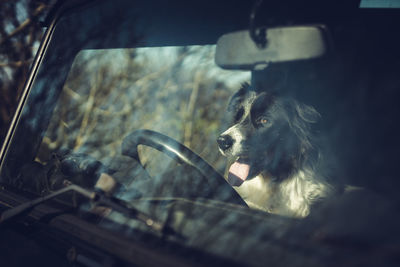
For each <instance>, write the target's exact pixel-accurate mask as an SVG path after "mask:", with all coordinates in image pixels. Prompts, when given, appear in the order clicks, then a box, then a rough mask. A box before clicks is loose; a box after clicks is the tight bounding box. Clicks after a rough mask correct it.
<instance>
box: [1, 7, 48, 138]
mask: <svg viewBox="0 0 400 267" xmlns="http://www.w3.org/2000/svg"><path fill="white" fill-rule="evenodd" d="M54 2H55V1H54V0H19V1H13V0H0V143H1V142H2V140H3V138H4V137H5V134H6V131H7V127H8V125H9V123H10V121H11V119H12V115H13V113H14V111H15V109H16V106H17V103H18V99H19V97H20V95H21V92H22V89H23V86H24V83H25V80H26V78H27V75H28V71H29V68H30V66H31V63H32V60H33V57H34V55H35V53H36V50H37V48H38V45H39V41H40V39H41V38H42V35H43V32H44V31H43V28H42V27H41V26H40V23H39V21H40V20H43V18H44V16H45V15H46V14H47V12H48V11H49V9H50V7H51V6H52V4H53V3H54Z"/></svg>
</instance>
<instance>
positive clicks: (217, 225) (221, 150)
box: [0, 0, 400, 266]
mask: <svg viewBox="0 0 400 267" xmlns="http://www.w3.org/2000/svg"><path fill="white" fill-rule="evenodd" d="M93 2H97V3H96V4H94V3H92V2H91V1H90V4H88V5H87V6H82V7H79V8H76V9H72V11H70V10H68V9H66V11H65V14H63V16H62V17H61V18H60V19H58V20H57V23H56V26H55V27H54V28H51V29H52V32H51V34H50V37H49V38H50V42H49V45H48V46H47V47H46V53H45V54H43V55H41V56H43V59H40V60H41V61H40V66H39V67H38V69H35V72H34V73H33V74H32V75H33V77H34V78H33V80H32V81H30V82H29V83H28V87H27V88H28V89H29V90H28V91H27V94H26V99H25V98H23V99H22V100H21V107H22V109H21V112H20V114H17V115H19V117H18V119H17V121H16V124H15V129H14V131H13V132H12V138H11V139H10V141H9V143H8V144H7V151H6V153H5V156H4V158H3V159H4V160H3V161H2V163H1V164H2V165H1V173H0V175H1V176H0V182H1V184H2V185H5V186H6V188H11V189H12V190H15V191H16V192H22V193H21V194H24V195H26V196H29V197H39V196H48V195H49V194H51V193H53V192H56V191H58V190H60V189H63V188H65V187H67V186H68V185H71V184H73V185H77V186H80V187H83V188H85V189H86V190H89V192H97V193H98V194H99V195H101V196H104V197H105V198H106V199H107V201H109V202H107V201H105V202H104V203H112V204H113V205H114V206H113V205H106V204H104V203H102V204H101V205H97V204H96V203H94V202H95V201H94V200H96V199H92V202H89V201H87V199H81V198H80V197H76V195H73V196H72V197H71V196H66V197H64V198H61V201H63V203H64V204H65V203H68V204H70V205H73V206H75V207H79V211H80V212H82V214H83V215H82V214H78V215H77V216H79V217H80V218H83V219H84V220H86V221H88V222H90V223H94V224H96V227H97V226H99V227H101V229H107V230H110V231H111V232H112V233H118V234H124V235H125V236H128V237H129V238H132V239H141V238H142V237H143V236H142V235H141V234H143V233H149V232H151V234H152V236H153V235H155V236H156V237H157V238H156V240H159V239H158V238H159V237H163V238H164V237H165V236H167V237H166V240H168V241H171V240H172V241H174V242H176V243H179V244H183V245H184V246H185V247H190V248H195V249H198V250H201V251H206V252H207V253H210V254H213V255H218V256H221V257H223V258H225V259H233V260H234V261H235V262H239V263H250V264H255V265H260V261H259V259H260V258H262V257H263V256H264V254H265V253H267V252H268V253H269V254H268V255H269V259H271V261H272V263H275V262H279V264H281V265H282V266H286V265H292V264H291V263H293V262H296V261H297V259H301V261H299V262H301V264H300V265H303V266H304V265H305V266H310V265H311V266H314V263H315V262H318V263H320V262H319V261H320V260H321V261H322V262H327V261H329V260H331V259H335V255H336V254H335V253H336V251H335V252H332V251H331V250H330V248H331V246H337V244H346V246H345V248H346V249H347V248H349V249H350V248H351V249H355V250H362V249H364V248H365V247H367V246H370V245H371V243H369V242H370V240H373V241H371V242H372V243H374V242H375V241H376V240H378V239H379V238H381V237H382V236H384V237H383V238H382V239H379V240H386V239H385V238H386V237H388V236H391V235H390V234H388V233H387V232H385V231H386V230H385V231H384V230H382V231H383V232H384V233H382V232H381V229H393V228H391V227H392V226H391V224H390V223H389V222H387V224H388V225H386V222H385V223H383V222H382V220H378V221H379V222H376V221H374V220H370V219H371V218H370V216H371V212H370V211H371V210H373V212H377V213H378V214H377V216H376V217H374V219H376V218H382V217H383V218H388V217H385V216H387V215H388V214H392V213H391V212H388V211H391V208H387V207H388V206H385V205H384V208H382V206H379V205H380V203H381V202H380V201H381V199H380V198H378V197H376V196H375V193H376V192H379V193H382V194H383V195H384V196H385V197H386V196H388V198H389V199H391V200H393V199H398V194H397V187H396V186H394V185H398V179H397V176H398V175H397V163H396V162H397V154H398V149H397V148H398V147H399V142H400V141H399V139H398V135H399V132H400V128H399V127H397V120H396V116H395V115H396V114H398V103H397V102H398V101H397V99H398V94H399V92H400V90H398V89H399V85H400V83H399V78H398V73H397V72H398V71H397V70H398V69H399V67H400V66H399V63H398V61H396V60H394V59H395V58H396V56H398V55H399V49H398V46H397V44H398V40H397V43H396V42H392V37H393V28H394V27H395V26H394V25H395V24H393V23H392V22H391V21H390V20H389V19H388V20H382V21H381V20H368V19H365V18H364V17H363V16H364V13H362V14H361V15H359V17H355V16H354V15H353V14H352V15H351V16H349V17H348V18H347V17H346V19H347V22H346V23H344V22H343V21H342V18H340V19H338V20H334V19H333V18H332V17H329V18H325V17H324V16H322V15H321V17H318V21H314V20H316V19H315V17H313V16H310V18H311V19H310V18H308V19H307V20H306V19H304V18H303V17H302V16H300V18H299V17H297V16H295V20H292V16H294V15H293V14H292V13H290V12H289V13H288V14H286V13H285V12H282V10H281V9H279V10H280V12H282V14H285V15H286V16H288V17H285V18H286V19H287V21H286V22H287V23H282V21H281V19H282V18H281V17H280V15H279V16H278V15H275V17H274V16H273V15H271V14H270V13H268V12H272V11H268V12H267V13H266V14H269V15H270V16H272V18H273V19H269V18H270V16H265V20H264V22H265V23H266V24H268V25H272V26H276V27H277V28H275V29H274V30H273V31H270V33H271V34H269V36H268V38H273V37H274V36H276V37H277V38H276V39H275V40H266V41H267V42H266V44H265V45H266V47H267V49H266V50H265V51H264V50H263V49H261V48H259V47H257V46H255V45H254V44H253V41H252V39H250V37H249V36H250V35H247V30H248V29H249V23H248V13H249V12H250V7H249V6H248V5H247V4H246V5H245V4H244V3H243V4H240V5H239V4H238V5H239V6H236V7H231V6H229V7H226V5H222V4H216V6H215V8H211V10H210V7H209V6H208V4H210V5H214V4H211V2H212V1H200V2H194V3H193V6H192V5H181V4H180V3H178V2H179V1H178V2H177V3H178V4H176V3H175V4H174V5H172V4H169V3H166V2H165V1H156V2H157V5H158V8H157V9H154V6H153V5H151V4H146V3H137V4H136V3H135V4H133V2H132V1H123V0H115V1H113V2H112V3H111V2H110V1H93ZM114 2H115V3H118V4H115V5H114ZM203 2H204V3H203ZM132 5H134V6H135V8H132ZM241 5H243V6H241ZM332 6H335V5H332ZM245 7H246V8H247V9H246V8H245ZM228 8H230V9H229V10H230V11H229V12H227V9H228ZM285 8H286V7H285ZM357 8H358V6H356V9H357ZM231 9H232V10H231ZM267 9H268V10H270V9H269V7H268V8H267ZM165 10H167V11H168V12H167V11H165ZM243 10H246V12H244V11H243ZM271 10H272V9H271ZM284 10H286V9H284ZM349 10H351V9H349ZM164 11H165V12H164ZM243 13H246V15H243ZM295 13H296V12H295ZM221 14H226V17H224V18H223V19H222V18H221ZM277 14H278V13H277ZM279 14H281V13H279ZM367 15H368V14H367ZM205 17H206V18H207V19H205ZM88 18H90V19H88ZM274 19H276V20H274ZM324 19H325V20H324ZM354 20H355V21H354ZM293 21H295V22H296V23H298V25H308V26H307V27H309V29H310V28H311V29H313V30H315V29H318V31H316V32H317V33H318V34H319V33H321V32H323V31H326V32H328V33H329V34H327V35H326V36H325V35H322V34H321V35H316V33H315V31H314V32H311V33H310V34H311V35H308V34H304V32H303V33H301V32H300V30H301V27H298V28H295V27H292V28H291V27H290V26H288V25H292V24H293V23H294V22H293ZM360 21H361V22H362V23H363V24H362V26H360V25H361V22H360ZM377 21H379V23H381V24H382V25H380V24H379V25H378V26H377V24H376V23H378V22H377ZM167 22H168V23H167ZM315 23H318V27H316V26H309V25H314V24H315ZM325 24H326V25H325ZM281 25H284V26H285V27H286V28H283V27H282V28H279V27H280V26H281ZM272 26H271V27H272ZM363 27H364V28H363ZM328 29H332V30H331V33H330V32H329V31H328ZM361 29H363V30H361ZM365 29H368V30H365ZM383 29H384V30H383ZM239 30H246V31H243V32H242V33H244V35H243V36H245V37H246V38H248V40H247V41H244V42H243V43H244V44H249V43H250V44H251V45H253V46H254V48H253V49H254V51H258V52H259V50H261V52H260V55H262V56H265V58H263V60H262V61H259V62H252V64H242V65H241V66H244V65H246V66H256V67H254V69H240V68H239V67H237V66H236V69H235V64H234V63H232V64H227V65H226V66H229V67H230V68H231V69H229V70H228V69H222V68H221V67H220V66H217V64H216V63H215V58H216V54H217V53H218V46H217V43H218V39H219V38H220V37H221V36H225V37H226V34H229V33H232V32H235V31H239ZM250 30H252V29H251V27H250ZM303 30H304V27H303ZM260 31H261V30H260ZM253 33H254V32H253ZM249 34H250V33H249ZM234 36H236V37H235V38H236V39H235V38H233V37H231V39H229V38H227V39H225V40H228V41H227V42H228V43H225V44H224V45H225V47H226V48H227V49H228V50H227V51H228V52H226V51H225V52H226V53H225V54H224V55H227V56H226V58H224V60H226V62H228V63H231V62H229V61H230V57H234V56H237V55H231V54H229V51H234V50H229V47H235V48H237V47H239V48H240V44H238V43H239V41H241V40H240V38H241V37H240V36H241V35H237V34H236V35H234ZM299 36H300V37H301V38H304V39H301V41H300V43H303V40H305V41H304V43H306V44H307V36H314V37H315V36H319V37H321V36H323V37H321V38H319V39H318V41H319V44H321V45H320V46H318V47H319V48H322V47H323V48H325V46H324V45H323V44H324V42H326V43H329V42H331V41H332V42H333V41H334V44H335V46H336V47H335V49H336V51H335V53H333V52H332V51H330V49H331V47H333V46H329V49H326V51H329V53H328V52H327V54H326V55H325V54H324V53H325V52H326V51H325V50H324V49H320V50H318V51H317V52H318V53H317V52H315V51H312V50H313V46H308V45H304V47H303V48H299V50H298V51H295V52H297V53H293V54H292V55H293V56H292V57H289V58H290V60H286V57H285V56H282V55H278V54H279V53H277V52H276V51H278V52H279V51H289V50H293V49H296V45H294V46H293V45H292V46H290V45H286V46H285V40H293V42H294V41H296V40H298V39H299ZM228 37H229V36H228ZM232 38H233V39H232ZM314 39H315V38H314ZM331 39H332V40H331ZM229 40H239V41H238V42H237V43H235V44H230V43H229ZM276 40H278V41H276ZM274 42H275V43H274ZM268 44H272V45H271V46H269V47H268ZM236 46H237V47H236ZM326 47H328V45H327V46H326ZM378 48H379V49H378ZM274 49H275V50H274ZM302 49H303V50H302ZM308 49H310V50H308ZM236 51H240V49H239V50H236ZM249 51H250V50H249ZM304 51H308V52H310V55H313V57H312V58H311V57H310V58H307V57H304V55H302V53H303V52H304ZM321 51H322V52H321ZM258 52H257V53H258ZM311 52H312V53H311ZM274 53H275V54H274ZM240 54H241V55H242V56H243V55H244V56H243V57H248V58H249V60H254V57H253V56H252V55H250V56H249V55H247V54H246V53H243V54H242V53H240ZM320 54H321V57H320ZM322 54H324V56H322ZM257 55H258V54H257ZM299 55H301V56H303V57H301V58H297V60H296V56H297V57H299ZM314 56H315V58H314ZM239 58H240V57H239ZM248 58H245V59H243V61H245V60H247V59H248ZM270 58H273V59H274V60H275V61H273V63H269V62H268V61H266V60H268V59H270ZM397 58H398V57H397ZM283 59H285V60H283ZM260 62H261V63H262V64H259V63H260ZM253 63H254V64H253ZM237 65H239V63H237ZM377 177H379V179H377ZM11 189H10V190H11ZM363 189H368V190H371V191H372V192H374V193H373V194H372V195H373V197H371V196H368V197H365V196H364V195H359V193H358V192H360V191H362V190H363ZM7 190H8V189H7ZM348 192H352V193H351V194H350V195H349V196H352V197H351V198H347V196H348V195H347V193H348ZM354 192H356V193H354ZM362 192H364V191H362ZM345 193H346V194H345ZM353 193H354V194H353ZM87 195H90V194H87ZM342 196H345V197H344V198H345V199H344V200H343V199H341V197H342ZM353 197H354V198H353ZM375 197H376V198H375ZM376 203H378V204H376ZM385 203H386V202H385ZM53 204H54V203H53ZM119 205H120V206H119ZM370 205H378V206H377V207H374V208H371V207H370ZM122 206H123V207H124V208H121V207H122ZM360 206H361V208H359V207H360ZM126 207H128V209H126ZM129 208H132V209H131V210H129ZM137 210H139V211H140V212H143V214H146V216H148V217H146V216H144V217H141V218H140V219H139V220H137V219H138V216H137V214H142V213H140V212H139V213H136V212H135V211H137ZM314 210H315V213H313V212H314ZM354 211H357V212H354ZM386 212H387V213H386ZM382 213H383V214H382ZM88 214H90V216H92V215H93V216H94V217H95V219H93V218H92V217H90V216H89V215H88ZM132 214H134V215H135V216H136V217H135V216H132ZM132 217H134V218H133V219H132ZM139 217H140V216H139ZM143 218H145V219H143ZM391 219H392V218H391ZM395 219H396V218H394V219H393V220H394V221H396V220H395ZM347 220H350V221H351V222H353V224H351V223H348V222H347ZM370 221H372V222H374V223H375V222H376V224H374V223H371V224H369V222H370ZM388 221H390V222H392V220H388ZM155 222H157V223H155ZM158 223H160V224H161V225H162V227H158V226H157V227H158V228H157V227H155V226H154V225H158ZM380 223H383V224H384V226H380V225H379V224H380ZM344 225H345V226H344ZM359 225H362V227H359ZM377 225H379V227H378V226H377ZM394 225H396V224H394ZM167 226H168V227H167ZM347 227H349V229H350V230H348V231H347V229H348V228H347ZM160 229H161V230H160ZM166 229H167V230H166ZM387 231H389V230H387ZM154 232H156V233H154ZM386 234H387V235H386ZM370 235H371V236H372V237H371V239H368V238H367V239H363V238H364V237H366V236H367V237H370ZM349 236H350V237H351V238H348V237H349ZM376 236H379V238H375V237H376ZM153 237H154V236H153ZM303 237H304V238H303ZM146 238H147V236H145V238H142V240H147V239H146ZM303 239H304V240H306V241H304V240H303ZM163 240H164V239H163ZM349 240H350V241H349ZM354 240H356V241H354ZM360 240H361V241H360ZM365 240H367V241H365ZM93 242H95V241H93ZM363 242H366V243H363ZM155 243H157V241H156V242H155ZM315 244H317V245H315ZM360 244H361V245H360ZM374 244H375V243H374ZM158 245H159V244H158ZM254 247H256V249H254ZM311 248H312V249H311ZM340 249H342V248H340ZM282 251H283V252H282ZM249 253H250V254H249ZM252 253H254V254H252ZM289 254H290V255H291V257H286V255H289ZM311 254H312V255H315V257H314V256H313V257H308V256H309V255H311ZM344 254H346V253H344ZM249 255H250V256H249ZM253 255H254V257H253ZM282 255H283V256H282ZM332 262H334V261H332ZM262 263H264V262H262ZM272 265H274V264H272ZM275 265H277V264H275ZM317 265H318V264H317Z"/></svg>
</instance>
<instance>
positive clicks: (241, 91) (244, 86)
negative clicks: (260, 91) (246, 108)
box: [228, 82, 250, 111]
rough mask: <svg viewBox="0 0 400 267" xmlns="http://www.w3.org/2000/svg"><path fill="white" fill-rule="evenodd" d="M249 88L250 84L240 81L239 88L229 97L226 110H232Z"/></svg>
mask: <svg viewBox="0 0 400 267" xmlns="http://www.w3.org/2000/svg"><path fill="white" fill-rule="evenodd" d="M249 90H250V84H249V83H247V82H244V83H242V86H241V87H240V89H239V90H238V91H237V92H236V93H235V94H234V95H233V96H232V97H231V100H230V101H229V104H228V111H234V110H235V109H236V107H237V105H238V103H240V102H241V100H242V99H243V97H244V96H245V95H246V94H247V92H248V91H249Z"/></svg>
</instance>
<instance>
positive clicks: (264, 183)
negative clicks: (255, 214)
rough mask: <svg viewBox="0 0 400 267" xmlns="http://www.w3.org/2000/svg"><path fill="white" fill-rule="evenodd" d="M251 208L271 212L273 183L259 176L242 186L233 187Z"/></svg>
mask: <svg viewBox="0 0 400 267" xmlns="http://www.w3.org/2000/svg"><path fill="white" fill-rule="evenodd" d="M233 188H234V189H235V190H236V191H237V192H238V194H239V195H240V196H241V197H242V198H243V200H244V201H245V202H246V204H247V205H249V207H250V208H255V209H260V210H264V211H268V212H271V211H270V203H271V198H272V196H273V192H272V190H273V189H272V186H271V181H270V180H269V179H265V177H262V176H261V175H258V176H256V177H254V178H252V179H250V180H247V181H244V182H243V184H242V185H240V186H234V187H233Z"/></svg>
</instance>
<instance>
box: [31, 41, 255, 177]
mask: <svg viewBox="0 0 400 267" xmlns="http://www.w3.org/2000/svg"><path fill="white" fill-rule="evenodd" d="M214 53H215V46H214V45H209V46H189V47H153V48H136V49H113V50H111V49H110V50H84V51H81V52H80V53H79V54H78V55H77V57H76V58H75V60H74V63H73V66H72V68H71V70H70V72H69V75H68V78H67V81H66V83H65V85H64V87H63V90H62V94H61V96H60V98H59V101H58V103H57V106H56V109H55V112H54V115H53V117H52V120H51V122H50V125H49V127H48V129H47V131H46V134H45V137H44V139H43V142H42V144H41V147H40V149H39V153H38V154H37V158H36V160H37V161H39V162H42V163H45V162H49V160H50V159H51V155H52V154H54V153H56V152H57V153H58V157H59V160H60V161H61V162H71V158H73V160H75V161H76V160H77V159H78V158H82V157H83V155H86V158H85V162H101V164H102V166H103V165H104V166H106V167H109V168H111V169H113V170H115V169H119V168H122V167H121V166H124V168H131V166H129V165H135V164H134V163H132V159H128V158H127V157H122V155H121V143H122V141H123V139H124V137H125V136H127V135H128V134H129V133H131V132H132V131H134V130H137V129H151V130H154V131H158V132H160V133H163V134H165V135H168V136H170V137H172V138H174V139H175V140H177V141H179V142H181V143H182V144H184V145H186V146H187V147H189V148H191V149H192V150H193V151H195V152H196V153H198V154H199V155H201V156H202V157H204V158H205V159H206V160H207V161H208V162H209V163H210V164H211V165H212V166H213V167H214V168H216V169H217V170H219V171H220V172H221V173H223V171H224V168H225V159H224V157H222V156H221V155H220V154H219V152H218V147H217V144H216V139H217V137H218V134H219V133H220V132H221V129H223V128H224V127H226V126H227V125H226V122H224V120H223V117H224V111H225V110H226V106H227V102H228V100H229V98H230V96H231V95H232V94H233V93H234V92H235V91H236V90H237V89H238V88H239V87H240V84H241V83H243V82H245V81H248V80H249V77H250V74H249V72H243V71H225V70H222V69H220V68H218V67H217V66H216V65H215V63H214ZM60 151H61V152H60ZM139 155H140V161H141V163H142V164H143V165H144V166H145V167H146V169H147V170H148V171H149V173H150V174H151V175H152V176H157V175H159V174H160V173H163V172H165V171H166V170H167V169H168V166H170V165H171V164H173V163H174V161H173V160H172V159H170V158H168V157H167V156H165V155H163V154H162V153H158V152H155V151H153V150H152V149H149V148H147V147H144V146H139ZM88 157H90V160H88V159H87V158H88ZM85 164H86V165H89V169H90V164H94V163H85ZM85 164H84V165H85ZM64 165H65V164H64ZM78 165H79V164H78ZM81 165H82V164H81ZM86 165H85V166H86ZM68 166H69V165H68ZM110 166H111V167H110ZM106 167H104V168H106ZM66 168H70V167H66ZM130 179H131V178H130Z"/></svg>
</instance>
